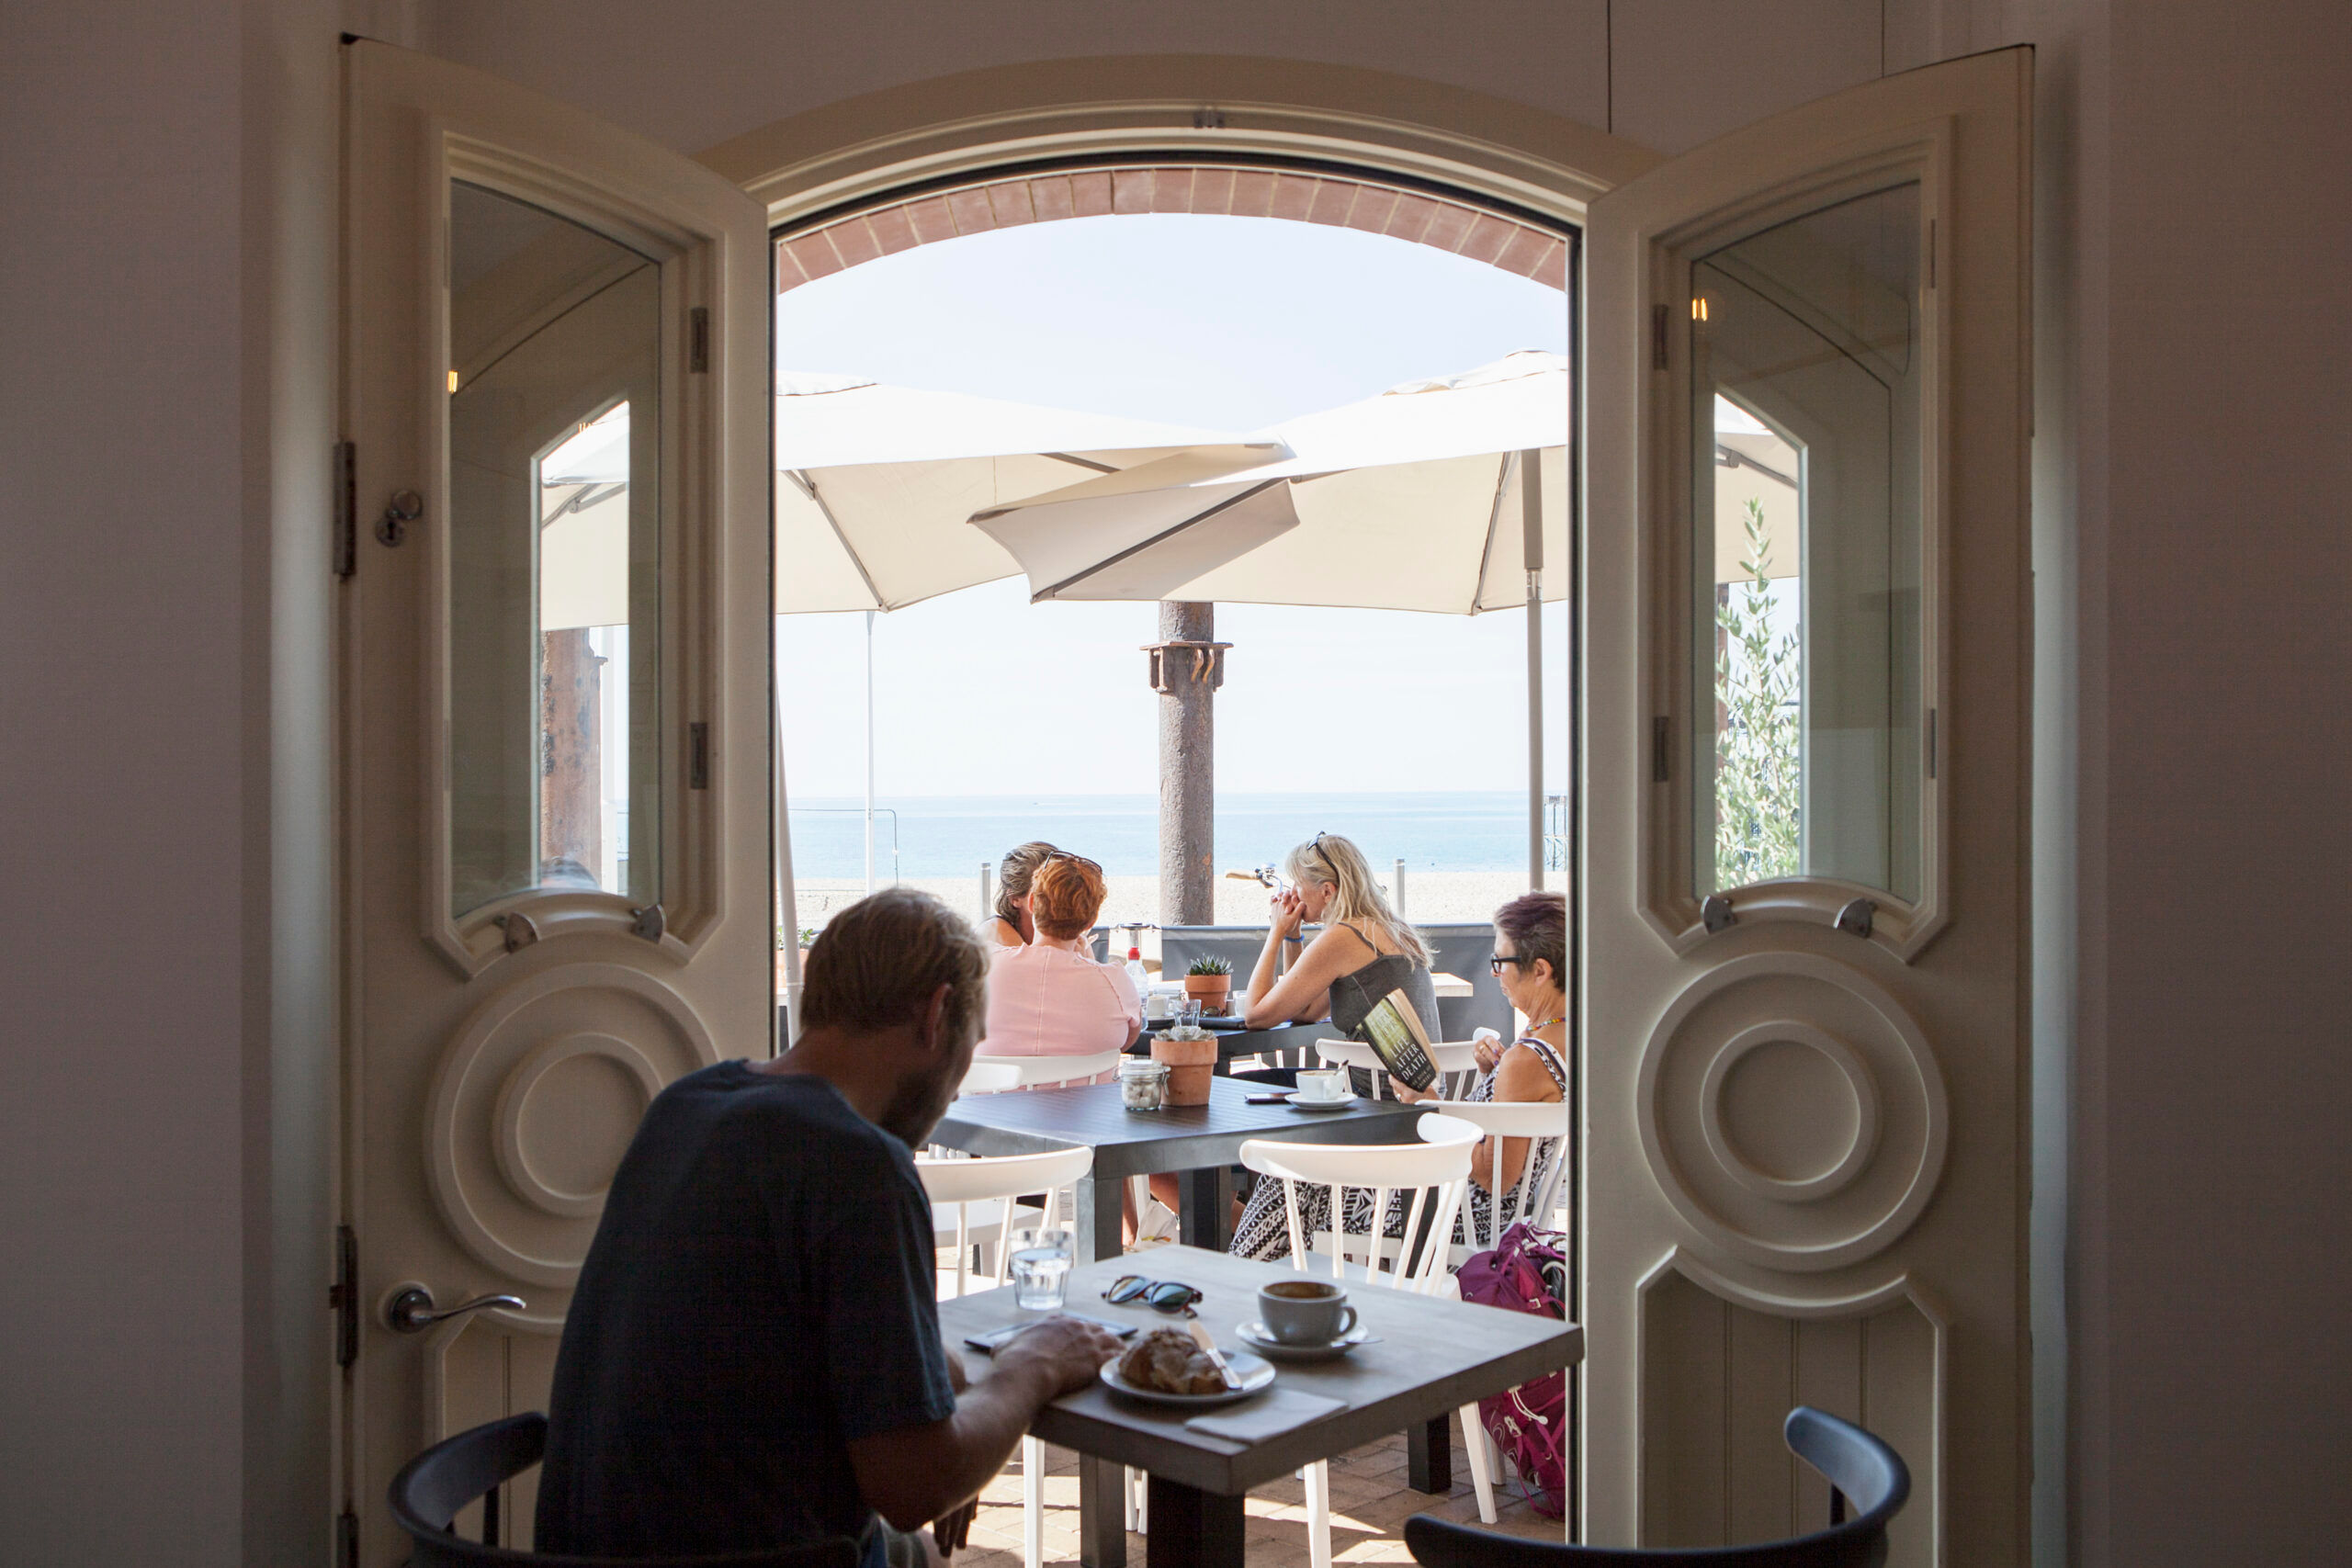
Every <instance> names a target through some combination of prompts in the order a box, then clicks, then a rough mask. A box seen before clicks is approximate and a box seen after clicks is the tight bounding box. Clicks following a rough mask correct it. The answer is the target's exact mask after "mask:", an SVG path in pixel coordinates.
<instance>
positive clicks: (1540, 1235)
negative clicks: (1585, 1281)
mask: <svg viewBox="0 0 2352 1568" xmlns="http://www.w3.org/2000/svg"><path fill="white" fill-rule="evenodd" d="M1567 1245H1568V1238H1567V1237H1566V1236H1565V1235H1562V1234H1560V1233H1559V1232H1558V1231H1547V1230H1538V1229H1536V1228H1535V1227H1534V1226H1532V1225H1530V1224H1526V1223H1525V1222H1524V1221H1522V1222H1521V1223H1520V1224H1514V1225H1512V1226H1511V1227H1510V1229H1509V1230H1507V1231H1505V1232H1503V1234H1502V1235H1501V1237H1500V1239H1498V1241H1497V1242H1496V1243H1495V1246H1494V1249H1493V1250H1492V1251H1489V1252H1479V1253H1473V1254H1472V1255H1471V1256H1470V1258H1469V1259H1468V1260H1467V1261H1465V1262H1464V1264H1463V1265H1462V1267H1461V1268H1460V1269H1456V1270H1455V1271H1454V1280H1455V1281H1456V1282H1457V1283H1458V1284H1460V1286H1461V1287H1462V1299H1463V1300H1464V1301H1465V1302H1476V1303H1480V1304H1481V1305H1483V1306H1494V1307H1504V1308H1507V1309H1508V1310H1510V1311H1511V1312H1528V1313H1539V1314H1542V1315H1544V1316H1545V1317H1556V1318H1560V1319H1562V1320H1564V1321H1565V1320H1566V1317H1567V1315H1568V1310H1567V1296H1566V1292H1567V1252H1566V1248H1567ZM1478 1418H1479V1421H1480V1423H1481V1424H1482V1425H1484V1426H1485V1427H1486V1428H1487V1436H1488V1437H1490V1438H1494V1440H1495V1446H1496V1447H1497V1448H1498V1449H1500V1450H1502V1451H1503V1456H1504V1457H1505V1458H1506V1459H1508V1460H1510V1462H1511V1466H1512V1468H1513V1469H1515V1470H1517V1471H1518V1472H1519V1481H1520V1486H1521V1490H1522V1491H1524V1492H1526V1493H1527V1501H1528V1504H1529V1506H1532V1508H1534V1510H1535V1511H1536V1512H1537V1513H1539V1514H1542V1515H1544V1517H1546V1518H1554V1519H1556V1518H1560V1517H1564V1516H1565V1515H1566V1512H1567V1506H1568V1430H1567V1428H1568V1379H1567V1374H1566V1372H1545V1373H1544V1375H1543V1376H1542V1377H1540V1378H1537V1379H1535V1380H1534V1381H1532V1382H1523V1383H1521V1384H1520V1385H1519V1386H1518V1387H1517V1388H1513V1389H1506V1390H1504V1391H1503V1392H1502V1393H1498V1394H1491V1395H1489V1396H1488V1397H1487V1398H1485V1399H1482V1400H1480V1401H1479V1402H1478Z"/></svg>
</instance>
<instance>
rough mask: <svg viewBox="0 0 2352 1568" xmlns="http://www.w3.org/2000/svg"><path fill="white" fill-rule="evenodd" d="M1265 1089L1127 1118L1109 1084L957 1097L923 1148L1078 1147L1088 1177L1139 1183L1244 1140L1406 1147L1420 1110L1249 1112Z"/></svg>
mask: <svg viewBox="0 0 2352 1568" xmlns="http://www.w3.org/2000/svg"><path fill="white" fill-rule="evenodd" d="M1263 1092H1269V1091H1267V1090H1266V1089H1264V1088H1263V1086H1261V1085H1258V1084H1252V1083H1249V1082H1247V1081H1244V1080H1241V1079H1238V1078H1228V1077H1219V1078H1212V1079H1210V1080H1209V1100H1208V1103H1207V1104H1205V1105H1171V1106H1169V1107H1168V1108H1167V1109H1165V1110H1162V1111H1129V1110H1127V1109H1126V1108H1125V1106H1124V1105H1123V1104H1121V1103H1120V1100H1119V1086H1118V1085H1117V1084H1114V1083H1111V1084H1085V1085H1081V1086H1080V1087H1078V1088H1074V1089H1030V1090H1027V1091H1024V1092H1020V1093H1013V1094H967V1095H965V1096H963V1097H961V1098H959V1099H958V1100H956V1103H955V1104H953V1105H951V1106H949V1107H948V1108H947V1114H946V1115H945V1116H944V1117H942V1118H941V1119H940V1122H939V1126H938V1127H937V1128H936V1129H935V1130H934V1131H933V1133H932V1134H931V1141H932V1142H933V1143H935V1144H944V1145H947V1146H948V1147H950V1148H956V1149H962V1150H964V1151H966V1152H967V1153H969V1154H976V1155H1026V1154H1041V1153H1044V1152H1046V1151H1047V1150H1050V1149H1062V1148H1068V1147H1069V1146H1070V1145H1073V1144H1086V1145H1091V1146H1092V1148H1093V1150H1094V1169H1093V1172H1092V1176H1093V1177H1094V1178H1096V1179H1110V1178H1123V1177H1129V1176H1149V1175H1153V1174H1156V1173H1158V1172H1159V1171H1164V1170H1197V1169H1199V1168H1202V1167H1204V1166H1209V1165H1229V1164H1231V1163H1232V1162H1233V1161H1234V1160H1236V1159H1237V1158H1238V1157H1239V1150H1240V1146H1241V1144H1242V1142H1243V1141H1244V1140H1245V1139H1249V1138H1281V1139H1283V1140H1285V1141H1288V1142H1293V1143H1310V1144H1407V1143H1411V1142H1412V1141H1413V1140H1414V1137H1415V1136H1416V1134H1415V1132H1414V1128H1415V1127H1416V1125H1417V1124H1418V1123H1419V1119H1420V1115H1421V1112H1422V1111H1425V1110H1427V1109H1428V1108H1427V1107H1423V1106H1411V1105H1400V1104H1398V1103H1397V1102H1396V1101H1394V1100H1358V1101H1357V1102H1356V1103H1355V1104H1354V1105H1352V1106H1350V1107H1349V1108H1348V1109H1347V1110H1345V1111H1295V1110H1293V1109H1291V1107H1290V1106H1289V1105H1287V1104H1274V1105H1251V1104H1250V1103H1249V1097H1250V1095H1251V1094H1255V1093H1263Z"/></svg>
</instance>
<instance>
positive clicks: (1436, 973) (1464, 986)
mask: <svg viewBox="0 0 2352 1568" xmlns="http://www.w3.org/2000/svg"><path fill="white" fill-rule="evenodd" d="M1430 989H1431V990H1433V991H1435V992H1436V993H1437V999H1438V1000H1440V1001H1445V1000H1447V999H1448V998H1453V999H1454V1000H1457V1001H1458V1000H1460V999H1461V998H1464V997H1474V996H1476V995H1477V994H1478V988H1477V987H1476V986H1473V985H1472V984H1471V983H1470V982H1469V981H1467V980H1465V979H1464V978H1463V977H1462V976H1459V975H1449V974H1447V973H1446V972H1445V971H1444V970H1442V969H1432V970H1430Z"/></svg>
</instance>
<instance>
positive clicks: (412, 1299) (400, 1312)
mask: <svg viewBox="0 0 2352 1568" xmlns="http://www.w3.org/2000/svg"><path fill="white" fill-rule="evenodd" d="M527 1304H528V1303H526V1302H525V1301H524V1300H523V1298H522V1297H520V1296H504V1295H500V1296H476V1297H475V1298H474V1299H473V1300H471V1301H469V1302H459V1303H458V1304H457V1305H456V1306H453V1307H451V1308H449V1309H448V1310H447V1312H435V1311H434V1310H433V1292H431V1291H428V1290H426V1289H425V1288H424V1286H422V1285H402V1286H401V1288H400V1289H399V1290H397V1291H394V1292H392V1299H391V1300H390V1301H388V1302H386V1303H384V1322H385V1325H387V1326H388V1327H390V1329H391V1331H392V1332H393V1333H395V1334H422V1333H424V1331H425V1330H426V1329H428V1328H430V1327H432V1326H433V1325H435V1324H436V1323H447V1321H448V1320H449V1319H451V1318H453V1317H461V1316H463V1315H464V1314H467V1313H469V1312H480V1311H481V1309H482V1308H483V1307H508V1308H511V1309H513V1310H514V1311H515V1312H521V1311H522V1310H523V1309H524V1307H525V1306H526V1305H527Z"/></svg>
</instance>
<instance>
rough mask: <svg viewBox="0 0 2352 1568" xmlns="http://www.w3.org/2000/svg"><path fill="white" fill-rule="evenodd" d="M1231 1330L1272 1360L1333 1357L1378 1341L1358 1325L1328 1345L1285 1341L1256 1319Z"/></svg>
mask: <svg viewBox="0 0 2352 1568" xmlns="http://www.w3.org/2000/svg"><path fill="white" fill-rule="evenodd" d="M1233 1333H1234V1337H1236V1338H1238V1339H1239V1340H1240V1341H1241V1342H1242V1343H1243V1344H1244V1345H1247V1346H1249V1347H1250V1348H1251V1349H1252V1350H1255V1351H1257V1352H1258V1353H1259V1354H1260V1355H1261V1356H1264V1357H1265V1358H1266V1359H1269V1360H1273V1361H1336V1360H1338V1359H1340V1357H1342V1356H1344V1355H1346V1354H1347V1353H1348V1352H1349V1351H1351V1350H1352V1349H1354V1348H1356V1347H1357V1346H1359V1345H1374V1344H1377V1343H1379V1340H1378V1338H1377V1337H1375V1336H1374V1334H1373V1333H1372V1331H1371V1330H1370V1329H1366V1328H1361V1327H1359V1328H1351V1329H1350V1330H1348V1332H1347V1333H1345V1334H1342V1335H1341V1336H1340V1337H1339V1338H1337V1339H1334V1340H1332V1341H1331V1343H1329V1345H1285V1344H1284V1343H1283V1342H1282V1341H1281V1340H1279V1339H1277V1338H1275V1337H1273V1336H1272V1335H1271V1334H1269V1333H1267V1332H1266V1325H1264V1324H1262V1323H1260V1322H1257V1321H1256V1320H1255V1319H1252V1320H1251V1321H1250V1322H1248V1323H1243V1324H1237V1325H1235V1326H1234V1330H1233Z"/></svg>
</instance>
